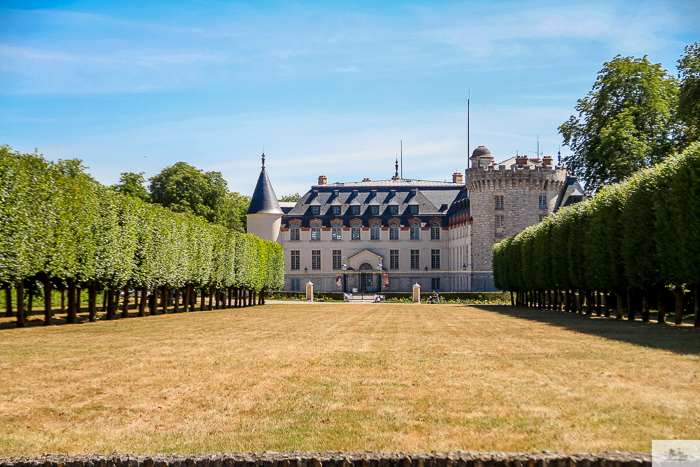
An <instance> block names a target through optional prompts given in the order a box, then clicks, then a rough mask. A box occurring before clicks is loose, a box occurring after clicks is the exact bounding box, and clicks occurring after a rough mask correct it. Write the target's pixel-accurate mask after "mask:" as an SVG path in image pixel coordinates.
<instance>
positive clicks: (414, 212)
mask: <svg viewBox="0 0 700 467" xmlns="http://www.w3.org/2000/svg"><path fill="white" fill-rule="evenodd" d="M409 208H410V213H411V214H412V215H414V216H415V215H417V214H418V206H409Z"/></svg>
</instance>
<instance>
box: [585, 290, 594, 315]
mask: <svg viewBox="0 0 700 467" xmlns="http://www.w3.org/2000/svg"><path fill="white" fill-rule="evenodd" d="M594 307H595V303H594V300H593V292H592V291H590V290H586V316H592V315H593V308H594Z"/></svg>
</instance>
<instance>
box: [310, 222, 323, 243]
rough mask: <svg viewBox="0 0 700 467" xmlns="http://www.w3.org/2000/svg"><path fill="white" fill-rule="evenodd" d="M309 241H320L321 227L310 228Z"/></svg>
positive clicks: (313, 226)
mask: <svg viewBox="0 0 700 467" xmlns="http://www.w3.org/2000/svg"><path fill="white" fill-rule="evenodd" d="M311 241H312V242H318V241H321V226H320V225H318V224H316V225H312V226H311Z"/></svg>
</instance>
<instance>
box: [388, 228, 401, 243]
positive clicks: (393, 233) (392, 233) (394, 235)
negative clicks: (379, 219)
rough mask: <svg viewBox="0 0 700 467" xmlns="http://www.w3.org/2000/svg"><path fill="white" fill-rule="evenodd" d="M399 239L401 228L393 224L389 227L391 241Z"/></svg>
mask: <svg viewBox="0 0 700 467" xmlns="http://www.w3.org/2000/svg"><path fill="white" fill-rule="evenodd" d="M398 239H399V226H398V225H396V224H391V225H390V226H389V240H398Z"/></svg>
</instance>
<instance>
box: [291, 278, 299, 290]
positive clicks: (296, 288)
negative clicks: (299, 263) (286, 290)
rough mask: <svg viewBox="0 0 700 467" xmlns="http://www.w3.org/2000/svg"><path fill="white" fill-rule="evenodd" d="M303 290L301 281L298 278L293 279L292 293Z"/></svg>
mask: <svg viewBox="0 0 700 467" xmlns="http://www.w3.org/2000/svg"><path fill="white" fill-rule="evenodd" d="M300 290H301V279H299V278H298V277H293V278H292V292H299V291H300Z"/></svg>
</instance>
